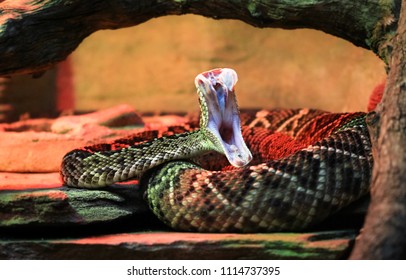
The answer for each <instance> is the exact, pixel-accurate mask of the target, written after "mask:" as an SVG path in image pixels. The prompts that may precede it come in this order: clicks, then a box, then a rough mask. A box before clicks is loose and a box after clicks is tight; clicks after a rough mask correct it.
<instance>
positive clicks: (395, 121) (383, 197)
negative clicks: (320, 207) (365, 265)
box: [352, 1, 406, 259]
mask: <svg viewBox="0 0 406 280" xmlns="http://www.w3.org/2000/svg"><path fill="white" fill-rule="evenodd" d="M392 44H393V52H392V53H393V56H392V58H391V60H390V64H389V67H390V71H389V75H388V79H387V85H386V90H385V94H384V96H383V100H382V103H381V106H380V107H379V108H378V111H377V114H376V115H375V116H372V117H371V120H370V121H371V128H372V130H371V137H372V141H373V144H374V145H373V146H374V147H375V150H374V165H375V166H374V173H373V180H372V186H371V194H372V195H371V205H370V208H369V210H368V214H367V218H366V221H365V226H364V230H363V233H362V234H361V236H360V239H359V241H358V242H356V246H355V248H354V251H353V253H352V258H353V259H360V258H362V259H404V258H406V239H405V232H406V203H405V202H406V184H405V182H406V173H405V170H406V111H405V108H406V80H405V77H406V1H403V8H402V12H401V18H400V20H399V29H398V31H397V35H396V36H395V37H394V39H393V41H392ZM374 142H375V143H374Z"/></svg>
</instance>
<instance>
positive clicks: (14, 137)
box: [0, 105, 143, 172]
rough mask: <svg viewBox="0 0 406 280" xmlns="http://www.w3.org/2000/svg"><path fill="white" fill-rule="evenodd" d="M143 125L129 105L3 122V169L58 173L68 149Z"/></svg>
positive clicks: (0, 148)
mask: <svg viewBox="0 0 406 280" xmlns="http://www.w3.org/2000/svg"><path fill="white" fill-rule="evenodd" d="M117 126H120V127H125V126H131V127H130V128H131V129H121V130H119V129H116V127H117ZM142 126H143V122H142V119H141V117H140V116H139V115H138V114H137V113H136V112H135V111H134V110H132V109H131V108H130V107H129V106H127V105H122V106H117V107H113V108H110V109H106V110H101V111H98V112H95V113H91V114H85V115H79V116H66V117H60V118H58V119H55V120H50V119H37V120H35V119H33V120H25V121H20V122H16V123H12V124H1V125H0V159H1V161H0V172H1V171H3V172H58V171H59V168H60V165H61V161H62V158H63V156H64V155H65V154H66V153H67V152H69V151H71V150H73V149H75V148H79V147H83V146H87V145H92V144H95V143H99V142H107V141H109V140H112V139H115V138H119V137H125V136H128V135H130V134H132V133H135V132H138V131H140V129H141V128H142Z"/></svg>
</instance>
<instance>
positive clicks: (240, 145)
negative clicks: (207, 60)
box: [195, 68, 252, 167]
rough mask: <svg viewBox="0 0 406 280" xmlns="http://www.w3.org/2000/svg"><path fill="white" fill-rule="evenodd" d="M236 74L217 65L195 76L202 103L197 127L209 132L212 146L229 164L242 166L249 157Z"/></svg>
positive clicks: (246, 162) (250, 156)
mask: <svg viewBox="0 0 406 280" xmlns="http://www.w3.org/2000/svg"><path fill="white" fill-rule="evenodd" d="M237 81H238V77H237V73H236V72H235V71H234V70H232V69H228V68H218V69H213V70H210V71H207V72H203V73H201V74H199V75H198V76H197V77H196V79H195V85H196V87H197V88H198V92H199V95H200V102H201V105H202V108H203V110H202V116H201V123H200V128H201V129H203V130H206V131H207V132H208V136H209V139H210V140H211V142H212V143H213V144H214V146H215V149H216V150H217V151H218V152H220V153H222V154H224V155H225V156H226V157H227V159H228V161H229V162H230V164H232V165H233V166H235V167H243V166H245V165H247V164H248V163H249V162H250V161H251V160H252V154H251V152H250V150H249V149H248V148H247V146H246V144H245V142H244V139H243V138H242V134H241V123H240V117H239V111H238V105H237V100H236V97H235V92H234V86H235V84H236V83H237Z"/></svg>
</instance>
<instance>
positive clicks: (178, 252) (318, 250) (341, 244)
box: [0, 230, 356, 260]
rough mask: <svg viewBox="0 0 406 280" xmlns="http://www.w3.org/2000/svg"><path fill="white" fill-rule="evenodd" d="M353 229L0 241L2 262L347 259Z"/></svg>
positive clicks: (159, 233) (116, 235) (151, 233)
mask: <svg viewBox="0 0 406 280" xmlns="http://www.w3.org/2000/svg"><path fill="white" fill-rule="evenodd" d="M355 236H356V232H354V231H349V230H347V231H335V232H316V233H303V234H300V233H273V234H201V233H180V232H149V233H145V232H140V233H122V234H112V235H104V236H97V237H84V238H69V239H65V238H64V239H45V240H38V239H24V240H1V241H0V259H61V260H65V259H75V260H77V259H107V260H115V259H119V260H124V259H129V260H130V259H131V260H132V259H141V260H145V259H184V260H193V259H215V260H217V259H343V258H346V257H347V256H348V254H349V251H350V249H351V246H352V243H353V241H354V238H355Z"/></svg>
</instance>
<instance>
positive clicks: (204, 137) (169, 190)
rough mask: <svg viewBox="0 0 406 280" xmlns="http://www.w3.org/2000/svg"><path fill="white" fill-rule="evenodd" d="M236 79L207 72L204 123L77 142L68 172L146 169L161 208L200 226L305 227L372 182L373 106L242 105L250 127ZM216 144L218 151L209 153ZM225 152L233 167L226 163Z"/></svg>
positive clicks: (165, 214) (84, 181)
mask: <svg viewBox="0 0 406 280" xmlns="http://www.w3.org/2000/svg"><path fill="white" fill-rule="evenodd" d="M236 82H237V75H236V73H235V72H234V71H233V70H231V69H214V70H211V71H207V72H204V73H202V74H199V75H198V76H197V77H196V80H195V84H196V86H197V89H198V90H197V92H198V94H199V100H200V105H201V110H202V114H201V118H200V128H199V129H196V130H193V131H186V130H185V132H184V131H182V129H180V131H181V132H184V133H180V134H174V135H169V136H164V137H160V138H155V139H149V140H150V141H143V139H142V137H141V139H140V138H139V137H138V138H137V137H135V138H133V139H125V140H117V141H116V142H115V143H113V144H104V145H97V146H91V147H85V148H82V149H76V150H74V151H71V152H69V153H68V154H67V155H65V157H64V158H63V162H62V167H61V177H62V180H63V181H64V183H65V184H66V185H68V186H73V187H85V188H98V187H104V186H108V185H111V184H113V183H114V182H119V181H124V180H128V179H132V178H141V180H140V184H141V186H142V187H143V188H145V189H146V197H147V199H148V203H149V205H150V208H151V209H152V211H153V212H154V214H155V215H157V216H158V217H159V218H160V219H161V220H162V221H163V222H165V223H166V224H168V225H169V226H171V227H172V228H174V229H177V230H187V231H200V232H270V231H298V230H303V229H306V228H308V227H309V226H312V225H314V224H317V223H319V222H320V221H322V220H324V219H325V218H326V217H328V216H329V215H331V214H332V213H334V212H336V211H337V210H339V209H341V208H343V207H345V206H347V205H348V204H350V203H351V202H353V201H355V200H357V199H358V198H360V197H361V196H363V195H365V194H366V193H367V192H368V191H369V182H370V177H371V169H372V164H373V159H372V152H371V143H370V139H369V134H368V131H367V127H366V123H365V118H366V114H365V113H361V112H359V113H328V112H324V111H321V110H312V109H296V110H293V109H288V110H282V109H274V110H269V111H265V110H263V111H259V112H257V113H256V114H254V115H252V114H243V115H242V116H241V119H242V124H243V126H242V128H241V126H240V116H239V112H238V107H237V103H236V99H235V94H234V85H235V83H236ZM138 136H140V135H138ZM141 136H142V135H141ZM145 136H147V134H145ZM150 138H151V137H150ZM243 138H244V139H245V140H246V142H247V144H246V143H245V141H244V140H243ZM140 141H141V143H140V144H137V145H132V143H134V142H140ZM275 145H276V146H275ZM117 147H119V149H117ZM250 149H251V151H252V154H251V152H250ZM211 151H215V152H217V153H216V154H217V155H214V154H213V153H211V155H210V156H209V160H207V158H206V159H205V158H204V157H202V155H204V154H207V153H210V152H211ZM218 153H220V154H224V155H225V156H226V157H225V158H227V160H228V161H229V162H230V163H231V164H232V165H233V166H234V167H226V168H223V169H221V167H218V165H219V164H218V163H220V162H221V161H222V160H221V158H219V156H218ZM253 157H254V160H253V161H252V163H251V165H249V164H248V163H249V162H250V161H251V159H252V158H253ZM261 161H263V162H261ZM196 162H200V163H203V164H204V163H205V165H206V166H210V167H211V168H215V169H220V170H206V169H204V168H202V167H200V166H198V165H196V164H195V163H196ZM141 176H142V177H141Z"/></svg>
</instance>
